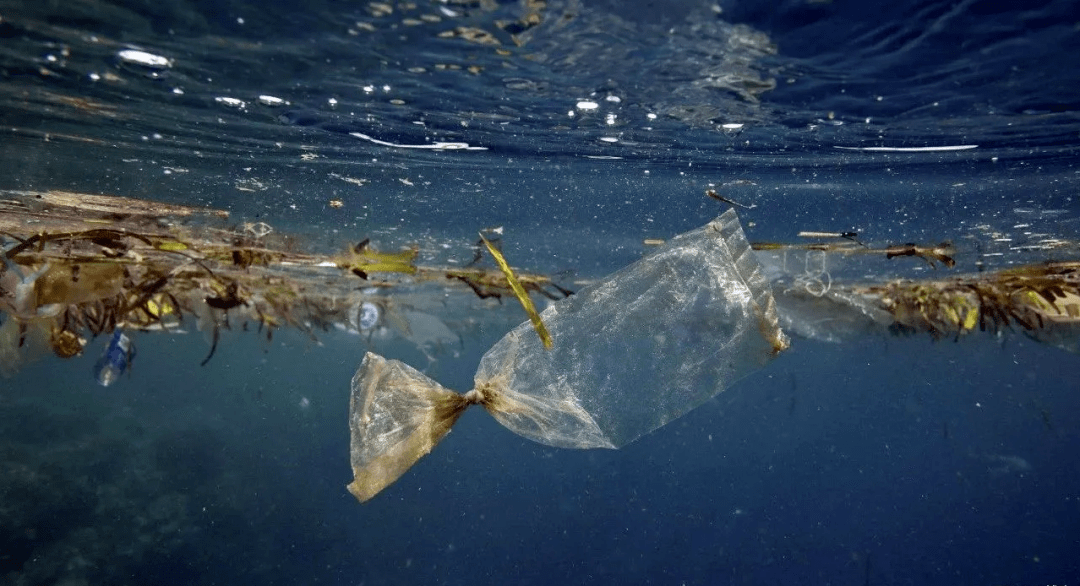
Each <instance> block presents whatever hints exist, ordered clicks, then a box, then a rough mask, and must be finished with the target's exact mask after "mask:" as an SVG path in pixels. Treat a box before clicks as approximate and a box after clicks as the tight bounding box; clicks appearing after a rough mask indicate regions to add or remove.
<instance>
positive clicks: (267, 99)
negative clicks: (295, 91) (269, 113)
mask: <svg viewBox="0 0 1080 586" xmlns="http://www.w3.org/2000/svg"><path fill="white" fill-rule="evenodd" d="M259 103H260V104H262V105H264V106H284V105H286V104H288V102H286V101H285V100H283V99H281V98H279V97H277V96H268V95H265V94H264V95H261V96H259Z"/></svg>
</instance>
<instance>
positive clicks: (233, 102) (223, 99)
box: [214, 96, 247, 109]
mask: <svg viewBox="0 0 1080 586" xmlns="http://www.w3.org/2000/svg"><path fill="white" fill-rule="evenodd" d="M214 101H215V102H217V103H219V104H225V105H226V106H232V107H233V108H240V109H244V108H246V107H247V103H245V102H244V100H241V99H239V98H230V97H228V96H217V97H216V98H214Z"/></svg>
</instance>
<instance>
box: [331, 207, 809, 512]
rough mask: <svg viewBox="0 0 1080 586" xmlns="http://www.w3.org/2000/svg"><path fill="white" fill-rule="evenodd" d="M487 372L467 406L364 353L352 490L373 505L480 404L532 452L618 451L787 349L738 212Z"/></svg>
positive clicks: (518, 332)
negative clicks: (544, 448) (547, 343)
mask: <svg viewBox="0 0 1080 586" xmlns="http://www.w3.org/2000/svg"><path fill="white" fill-rule="evenodd" d="M541 317H542V319H543V322H544V324H546V326H547V329H548V331H549V332H550V335H551V338H552V339H553V341H554V347H553V348H552V349H551V350H545V349H544V347H543V343H542V342H541V340H540V338H539V337H538V336H537V335H536V333H535V332H534V331H533V329H532V325H531V324H530V323H529V322H525V323H523V324H521V325H520V326H518V327H517V328H515V329H514V330H512V331H511V332H510V333H508V334H507V335H506V336H505V337H503V339H502V340H500V341H499V342H498V343H496V344H495V345H494V346H493V347H492V348H491V349H490V350H489V351H488V352H487V353H486V354H485V355H484V357H483V358H482V359H481V361H480V366H479V368H478V370H477V373H476V377H475V388H474V389H473V390H472V391H470V392H468V393H466V394H464V395H458V394H456V393H454V392H452V391H449V390H446V389H444V388H443V387H441V386H439V385H438V383H436V382H435V381H433V380H431V379H429V378H427V377H426V376H424V375H422V374H421V373H419V372H418V371H416V370H414V369H412V368H411V367H409V366H407V365H405V364H403V363H401V362H398V361H395V360H386V359H384V358H382V357H380V356H378V355H375V354H372V353H368V354H367V356H366V357H365V358H364V361H363V363H362V364H361V366H360V369H359V370H358V371H357V373H356V376H355V377H354V378H353V383H352V398H351V409H350V415H349V419H350V428H351V431H352V446H351V447H352V450H351V454H352V466H353V473H354V477H355V478H354V480H353V482H352V484H350V485H349V490H350V492H352V493H353V494H354V495H355V496H356V497H357V498H358V499H360V500H361V501H364V500H367V499H369V498H371V497H372V496H374V495H375V494H376V493H378V492H379V491H380V490H382V489H383V488H385V487H386V486H387V485H389V484H390V483H392V482H393V481H394V480H396V479H397V478H398V477H399V476H400V475H401V474H403V473H404V472H405V471H406V470H408V468H409V467H410V466H412V464H413V463H415V462H416V461H417V460H418V459H419V458H420V457H422V456H423V455H424V454H426V453H428V452H429V451H430V450H431V449H432V448H433V447H434V446H435V444H436V443H438V441H439V440H440V439H441V438H442V437H443V436H444V435H445V434H446V433H447V432H448V431H449V430H450V427H451V426H452V425H453V424H454V422H455V421H456V420H457V418H458V417H459V416H460V415H461V413H462V412H463V411H464V410H465V409H466V408H467V407H468V406H469V405H471V404H480V405H483V406H484V407H485V408H486V409H487V411H488V412H489V413H491V414H492V415H493V416H494V417H495V418H496V419H497V420H498V421H499V422H500V423H502V424H503V425H504V426H506V427H507V428H509V429H510V430H512V431H514V432H515V433H518V434H520V435H522V436H524V437H527V438H529V439H531V440H534V441H537V442H540V443H543V444H547V445H551V446H557V447H564V448H617V447H620V446H623V445H625V444H627V443H629V442H631V441H633V440H635V439H637V438H638V437H641V436H642V435H644V434H646V433H649V432H650V431H653V430H655V429H657V428H659V427H661V426H663V425H665V424H666V423H668V422H670V421H672V420H673V419H675V418H677V417H679V416H681V415H683V414H685V413H687V412H688V411H690V410H691V409H694V408H695V407H697V406H699V405H701V404H702V403H704V402H705V401H707V400H709V399H710V398H712V397H713V396H715V395H716V394H717V393H719V392H720V391H722V390H724V389H725V388H727V387H728V386H730V385H731V384H732V383H733V382H735V381H737V380H739V379H740V378H742V377H744V376H746V375H748V374H750V373H751V372H753V371H754V370H757V369H758V368H760V367H762V366H764V365H765V364H766V363H767V362H768V361H769V360H770V359H771V358H773V357H774V356H776V354H777V353H779V352H780V351H781V350H783V349H784V348H786V347H787V344H788V342H787V338H786V336H785V335H784V334H783V333H782V332H781V331H780V328H779V325H778V321H779V320H778V316H777V313H776V308H775V302H774V300H773V297H772V293H771V291H770V289H769V283H768V281H767V279H766V278H765V276H764V274H763V271H762V270H761V266H760V265H759V264H758V262H757V260H756V258H755V256H754V253H753V252H752V251H751V249H750V244H749V243H748V242H747V240H746V237H745V235H744V234H743V232H742V228H741V227H740V226H739V222H738V218H737V216H736V214H735V212H734V211H733V210H729V211H727V212H725V213H724V214H723V215H721V216H720V217H719V218H717V219H716V220H714V221H713V222H711V223H709V224H708V225H706V226H704V227H702V228H699V229H697V230H694V231H692V232H688V233H686V234H682V235H680V236H677V237H676V238H674V239H672V240H671V241H670V242H668V243H667V244H665V245H664V246H662V247H660V248H659V249H657V250H656V251H654V252H653V253H652V254H650V255H648V256H647V257H645V258H643V259H641V260H640V261H638V262H636V263H634V264H632V265H630V266H628V267H626V268H624V269H622V270H620V271H618V272H616V273H614V274H612V275H610V276H608V277H607V278H605V279H603V280H602V281H600V282H599V283H597V284H595V285H593V286H591V287H589V288H587V289H585V290H583V291H581V292H579V293H578V294H576V295H574V296H572V297H570V298H569V299H566V300H564V301H561V302H559V303H556V304H553V305H551V306H549V307H548V308H547V309H546V310H545V311H544V312H543V313H542V315H541Z"/></svg>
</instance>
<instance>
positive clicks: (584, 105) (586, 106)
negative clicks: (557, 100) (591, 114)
mask: <svg viewBox="0 0 1080 586" xmlns="http://www.w3.org/2000/svg"><path fill="white" fill-rule="evenodd" d="M599 107H600V104H597V103H596V102H588V101H581V102H578V103H577V109H578V110H595V109H597V108H599Z"/></svg>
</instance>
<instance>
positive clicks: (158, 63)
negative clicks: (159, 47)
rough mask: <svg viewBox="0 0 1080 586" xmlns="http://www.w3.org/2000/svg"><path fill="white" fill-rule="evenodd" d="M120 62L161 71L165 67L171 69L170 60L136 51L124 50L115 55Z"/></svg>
mask: <svg viewBox="0 0 1080 586" xmlns="http://www.w3.org/2000/svg"><path fill="white" fill-rule="evenodd" d="M116 56H117V57H119V58H120V59H121V60H122V61H126V62H128V63H135V64H138V65H145V66H146V67H153V68H156V69H163V68H165V67H172V59H168V58H166V57H162V56H161V55H154V54H153V53H147V52H146V51H139V50H136V49H124V50H123V51H120V52H119V53H117V54H116Z"/></svg>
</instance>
